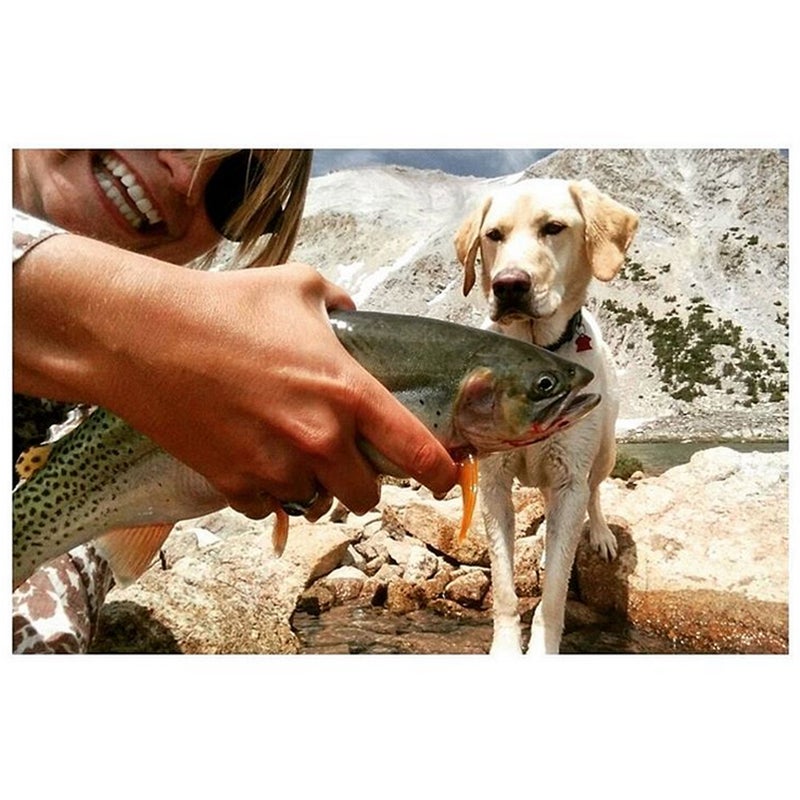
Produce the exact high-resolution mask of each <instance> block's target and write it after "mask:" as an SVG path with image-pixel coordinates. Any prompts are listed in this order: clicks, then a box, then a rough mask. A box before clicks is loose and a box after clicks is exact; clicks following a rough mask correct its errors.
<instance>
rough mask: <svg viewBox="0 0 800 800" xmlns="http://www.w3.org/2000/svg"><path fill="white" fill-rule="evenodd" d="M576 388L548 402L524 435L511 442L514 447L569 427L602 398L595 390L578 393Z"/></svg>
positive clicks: (536, 440) (593, 407)
mask: <svg viewBox="0 0 800 800" xmlns="http://www.w3.org/2000/svg"><path fill="white" fill-rule="evenodd" d="M579 391H580V389H578V388H576V389H573V390H572V391H571V392H569V393H568V394H567V395H566V396H563V397H559V398H557V399H556V400H554V401H553V402H552V403H550V405H549V406H547V407H546V408H545V410H544V413H543V414H542V416H540V417H539V418H538V419H537V420H536V421H535V422H534V423H533V424H532V425H531V426H530V428H529V429H528V430H527V432H526V435H525V436H523V437H521V439H520V440H518V441H516V442H514V443H513V446H515V447H524V446H526V445H529V444H534V442H540V441H541V440H542V439H547V438H548V437H550V436H552V435H553V434H554V433H558V432H559V431H563V430H565V429H566V428H569V427H571V426H572V425H574V424H575V423H576V422H578V421H579V420H581V419H583V418H584V417H585V416H586V415H587V414H588V413H590V412H591V411H592V410H593V409H595V408H596V407H597V406H598V405H599V403H600V400H601V399H602V398H601V396H600V395H599V394H597V393H595V392H590V393H586V394H579V393H578V392H579Z"/></svg>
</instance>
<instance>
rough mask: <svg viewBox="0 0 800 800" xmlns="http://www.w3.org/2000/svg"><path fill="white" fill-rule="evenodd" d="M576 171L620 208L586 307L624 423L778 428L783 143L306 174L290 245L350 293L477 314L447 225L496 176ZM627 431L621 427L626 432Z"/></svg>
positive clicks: (376, 304) (392, 305)
mask: <svg viewBox="0 0 800 800" xmlns="http://www.w3.org/2000/svg"><path fill="white" fill-rule="evenodd" d="M526 177H561V178H589V179H590V180H592V181H593V182H594V183H595V185H597V186H598V188H600V189H601V190H602V191H605V192H606V193H608V194H610V195H611V196H612V197H614V198H615V199H617V200H619V201H621V202H623V203H625V204H626V205H628V206H630V207H631V208H633V209H635V210H636V211H637V212H638V213H639V214H640V218H641V221H640V227H639V231H638V233H637V235H636V239H635V240H634V243H633V245H632V247H631V250H630V251H629V253H628V257H627V259H626V264H625V267H624V268H623V270H622V272H621V274H620V275H619V276H618V277H617V278H616V279H615V280H614V281H612V282H611V283H609V284H601V283H600V282H598V281H594V282H593V284H592V287H591V289H590V292H591V297H590V301H589V307H590V308H591V309H592V310H593V311H594V312H595V313H596V314H597V315H598V316H599V318H600V322H601V325H602V326H603V330H604V331H605V334H606V338H607V340H608V342H609V344H610V346H611V348H612V351H613V352H614V354H615V358H616V361H617V366H618V370H619V375H620V382H621V388H622V409H621V424H620V431H621V433H622V434H625V433H626V432H628V435H629V436H631V437H632V438H635V437H636V435H637V434H636V432H638V435H639V436H640V437H644V438H658V437H660V436H665V437H667V438H673V437H676V436H677V437H690V438H710V439H714V438H745V439H748V438H779V439H781V438H782V439H785V438H788V339H789V337H788V314H789V277H788V276H789V252H788V159H787V158H786V157H785V156H784V155H782V154H781V153H779V152H778V151H767V150H563V151H557V152H555V153H553V154H552V155H551V156H549V157H548V158H546V159H543V160H541V161H538V162H536V163H535V164H533V165H531V166H530V167H529V168H528V169H527V170H525V171H524V172H523V173H518V174H514V175H506V176H500V177H497V178H492V179H478V178H470V177H459V176H453V175H447V174H445V173H442V172H439V171H428V170H416V169H411V168H405V167H390V166H386V167H369V168H363V169H356V170H349V171H342V172H335V173H331V174H329V175H325V176H322V177H318V178H314V179H313V180H312V181H311V184H310V188H309V194H308V201H307V204H306V216H305V219H304V223H303V226H302V228H301V231H300V238H299V242H298V246H297V248H296V251H295V257H296V258H297V259H298V260H301V261H306V262H308V263H310V264H313V265H315V266H317V267H318V268H319V269H320V271H321V272H323V273H324V274H325V275H326V276H327V277H329V278H330V279H331V280H333V281H335V282H336V283H338V284H339V285H341V286H343V287H344V288H346V289H347V290H348V291H349V292H350V293H351V294H352V296H353V297H354V299H355V301H356V303H357V305H358V307H359V308H361V309H370V310H387V311H394V312H399V313H410V314H422V315H428V316H433V317H438V318H444V319H449V320H452V321H455V322H461V323H464V324H471V325H473V324H474V325H477V324H480V323H481V321H482V320H483V316H484V312H483V307H482V302H481V298H480V297H479V296H478V293H477V292H473V293H472V294H471V295H470V296H469V297H468V298H464V297H463V295H462V292H461V268H460V265H459V264H458V261H457V260H456V257H455V252H454V249H453V244H452V240H453V235H454V233H455V231H456V229H457V228H458V226H459V224H460V222H461V220H462V219H463V217H464V216H465V215H466V214H467V213H468V211H469V210H470V209H471V208H472V207H473V205H474V204H475V203H477V202H478V201H479V200H480V198H481V197H483V196H484V194H485V193H487V192H490V191H492V189H493V188H494V187H496V186H500V185H504V184H507V183H514V182H516V181H518V180H521V179H524V178H526ZM631 431H633V433H631Z"/></svg>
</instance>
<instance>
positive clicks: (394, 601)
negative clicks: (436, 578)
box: [386, 579, 428, 614]
mask: <svg viewBox="0 0 800 800" xmlns="http://www.w3.org/2000/svg"><path fill="white" fill-rule="evenodd" d="M427 603H428V598H427V597H426V595H425V587H424V586H422V585H421V584H419V583H411V582H409V581H405V580H402V579H400V580H395V581H392V582H391V583H389V585H388V588H387V591H386V609H387V610H388V611H391V612H393V613H394V614H408V613H409V612H411V611H416V610H418V609H420V608H424V607H425V606H426V605H427Z"/></svg>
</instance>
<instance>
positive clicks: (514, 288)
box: [492, 269, 531, 303]
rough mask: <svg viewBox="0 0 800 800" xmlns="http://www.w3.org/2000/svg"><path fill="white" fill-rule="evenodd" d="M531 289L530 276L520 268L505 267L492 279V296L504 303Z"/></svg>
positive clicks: (519, 297)
mask: <svg viewBox="0 0 800 800" xmlns="http://www.w3.org/2000/svg"><path fill="white" fill-rule="evenodd" d="M530 290H531V276H530V275H529V274H528V273H527V272H524V271H523V270H521V269H506V270H503V271H502V272H500V273H498V275H497V276H495V278H494V280H493V281H492V292H493V293H494V296H495V297H496V298H497V299H498V300H501V301H504V302H506V303H508V302H513V301H515V300H519V299H521V298H522V297H524V296H525V295H526V294H528V292H530Z"/></svg>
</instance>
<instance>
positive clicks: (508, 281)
mask: <svg viewBox="0 0 800 800" xmlns="http://www.w3.org/2000/svg"><path fill="white" fill-rule="evenodd" d="M638 221H639V219H638V216H637V215H636V214H635V213H634V212H633V211H631V210H630V209H629V208H626V207H625V206H623V205H621V204H620V203H618V202H616V201H615V200H612V199H611V198H610V197H608V195H605V194H603V193H601V192H600V191H598V190H597V189H596V188H595V186H594V185H593V184H592V183H590V182H589V181H586V180H583V181H565V180H555V179H529V180H525V181H521V182H520V183H517V184H514V185H513V186H508V187H504V188H502V189H499V190H497V191H495V192H494V193H492V194H491V195H489V196H488V197H486V198H485V199H484V200H483V202H482V203H481V204H480V205H479V207H478V208H477V209H475V211H474V212H473V213H472V214H471V215H470V216H469V217H467V219H465V220H464V222H463V223H462V225H461V227H460V228H459V230H458V232H457V233H456V237H455V247H456V253H457V255H458V259H459V261H460V262H461V264H462V265H463V266H464V294H465V295H467V294H468V293H469V292H470V290H471V289H472V287H473V285H474V284H475V279H476V270H475V261H476V259H477V256H478V253H479V252H480V269H481V285H482V288H483V291H484V293H485V294H486V296H487V298H488V300H489V313H490V317H491V318H492V320H493V321H495V322H507V321H510V320H513V319H518V318H525V317H527V318H532V319H545V318H549V317H551V316H553V315H554V314H555V313H556V312H557V311H558V310H559V309H562V310H563V311H564V313H565V314H566V313H567V312H568V313H569V315H570V316H571V315H572V314H573V313H575V311H576V310H577V309H578V308H579V307H580V306H581V305H582V304H583V302H584V300H585V296H586V289H587V287H588V285H589V281H590V280H591V277H592V275H594V276H595V277H596V278H599V279H600V280H601V281H609V280H611V279H612V278H613V277H614V276H615V275H616V274H617V272H619V270H620V267H621V266H622V263H623V261H624V258H625V252H626V250H627V249H628V247H629V245H630V243H631V241H632V239H633V235H634V233H635V232H636V228H637V226H638Z"/></svg>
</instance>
